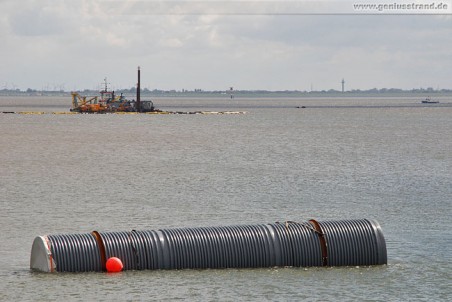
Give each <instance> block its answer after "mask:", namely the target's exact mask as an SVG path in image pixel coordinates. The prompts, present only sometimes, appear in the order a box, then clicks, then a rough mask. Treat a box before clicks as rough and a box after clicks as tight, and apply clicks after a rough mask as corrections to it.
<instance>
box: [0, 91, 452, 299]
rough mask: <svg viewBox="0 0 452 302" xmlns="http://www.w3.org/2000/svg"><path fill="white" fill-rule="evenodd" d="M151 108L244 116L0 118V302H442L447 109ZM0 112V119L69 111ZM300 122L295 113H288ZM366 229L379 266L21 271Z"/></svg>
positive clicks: (64, 101)
mask: <svg viewBox="0 0 452 302" xmlns="http://www.w3.org/2000/svg"><path fill="white" fill-rule="evenodd" d="M440 101H441V103H440V104H438V105H435V104H432V105H421V104H420V100H416V99H413V98H331V99H327V98H300V99H295V98H272V99H270V98H265V99H258V98H249V99H240V98H236V99H234V100H230V99H227V98H224V99H221V98H198V99H193V98H173V99H171V98H161V99H155V100H154V103H155V105H156V107H157V108H160V109H166V110H173V111H184V110H185V111H198V110H212V111H221V110H231V111H237V110H238V111H247V114H244V115H114V114H107V115H53V114H44V115H22V114H3V113H1V114H0V131H1V133H0V163H1V165H0V196H1V197H0V209H1V210H0V230H1V232H0V255H1V258H0V300H2V301H3V300H4V301H26V300H30V301H44V300H45V301H61V300H63V299H64V300H68V301H72V300H79V301H87V300H107V301H113V300H119V301H123V300H129V301H137V300H144V301H147V300H176V299H187V300H210V301H212V300H227V301H234V300H247V301H262V300H280V301H294V300H302V299H304V300H307V301H325V300H327V301H334V300H372V301H407V300H432V301H440V300H442V301H447V300H448V299H450V294H451V292H452V279H451V274H450V271H451V269H452V264H451V262H452V256H451V254H450V251H451V250H452V231H451V229H450V227H451V223H452V220H451V218H450V217H452V205H451V202H452V135H451V133H452V99H450V98H447V97H445V98H442V99H440ZM69 106H70V98H69V97H67V98H65V97H51V98H45V97H0V112H4V111H5V112H6V111H14V112H18V111H44V112H53V111H68V108H69ZM301 106H305V107H307V108H303V109H302V108H296V107H301ZM310 218H315V219H318V220H329V219H355V218H368V219H375V220H377V221H378V222H379V223H380V224H381V226H382V228H383V234H384V235H385V237H386V243H387V248H388V265H386V266H376V267H344V268H262V269H223V270H180V271H127V272H123V273H120V274H113V275H111V274H104V273H83V274H73V273H57V274H45V273H36V272H31V271H30V270H29V257H30V250H31V244H32V242H33V239H34V237H36V236H38V235H44V234H61V233H86V232H90V231H92V230H99V231H123V230H131V229H158V228H171V227H191V226H212V225H232V224H255V223H270V222H275V221H285V220H293V221H306V220H307V219H310Z"/></svg>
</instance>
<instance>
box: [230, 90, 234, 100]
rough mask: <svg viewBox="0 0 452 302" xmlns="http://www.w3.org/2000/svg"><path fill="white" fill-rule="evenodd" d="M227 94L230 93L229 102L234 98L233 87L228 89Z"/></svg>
mask: <svg viewBox="0 0 452 302" xmlns="http://www.w3.org/2000/svg"><path fill="white" fill-rule="evenodd" d="M229 92H230V93H231V100H232V99H233V98H234V87H230V88H229Z"/></svg>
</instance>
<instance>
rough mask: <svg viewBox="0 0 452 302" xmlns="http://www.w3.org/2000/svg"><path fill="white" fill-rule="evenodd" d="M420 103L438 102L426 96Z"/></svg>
mask: <svg viewBox="0 0 452 302" xmlns="http://www.w3.org/2000/svg"><path fill="white" fill-rule="evenodd" d="M421 103H422V104H438V103H439V101H434V100H432V99H430V98H429V97H428V98H426V99H425V100H423V101H422V102H421Z"/></svg>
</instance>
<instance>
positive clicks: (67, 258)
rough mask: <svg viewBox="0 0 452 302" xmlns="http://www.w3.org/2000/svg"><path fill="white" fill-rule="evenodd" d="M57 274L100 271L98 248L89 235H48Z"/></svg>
mask: <svg viewBox="0 0 452 302" xmlns="http://www.w3.org/2000/svg"><path fill="white" fill-rule="evenodd" d="M47 238H48V239H49V242H50V250H51V252H52V256H53V259H54V260H55V263H56V270H57V271H58V272H90V271H102V263H101V258H100V252H99V247H98V244H97V242H96V239H95V238H94V237H93V235H91V234H74V235H49V236H47Z"/></svg>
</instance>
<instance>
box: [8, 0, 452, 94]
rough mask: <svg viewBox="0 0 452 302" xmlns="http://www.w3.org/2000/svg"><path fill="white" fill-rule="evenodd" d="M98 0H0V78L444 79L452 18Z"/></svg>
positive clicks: (322, 82)
mask: <svg viewBox="0 0 452 302" xmlns="http://www.w3.org/2000/svg"><path fill="white" fill-rule="evenodd" d="M105 3H106V2H105V1H83V0H58V1H57V0H41V1H32V0H24V1H20V2H19V1H2V2H0V6H1V10H0V11H1V12H0V25H1V27H0V34H1V36H2V44H3V45H2V48H0V55H1V56H2V57H3V58H8V60H4V61H3V62H2V63H1V64H2V66H1V68H0V78H1V79H2V81H4V82H15V83H16V84H17V85H18V86H19V87H22V88H24V89H25V88H27V87H32V88H38V89H39V88H41V87H42V85H44V84H45V83H47V82H50V83H52V82H64V83H67V84H66V87H71V88H72V87H80V88H92V87H93V85H97V83H99V82H100V81H101V80H102V79H103V78H104V77H105V76H108V77H109V78H110V82H112V84H114V85H115V86H117V87H131V86H133V85H135V76H134V73H135V68H136V66H138V65H141V66H142V70H143V79H144V80H145V81H146V82H147V83H149V84H148V85H146V86H147V87H149V88H162V89H173V88H174V89H182V88H185V89H192V88H203V89H225V87H226V88H227V87H229V86H234V87H237V89H274V90H277V89H310V86H311V84H313V85H314V88H315V89H330V88H334V89H339V88H340V81H341V79H342V78H343V77H344V78H345V79H346V81H347V87H348V88H350V89H352V88H355V89H366V88H373V87H380V88H381V87H400V88H413V87H419V86H423V87H427V86H432V87H435V88H436V87H438V86H439V87H442V88H450V83H449V80H448V79H450V75H451V74H450V73H451V72H450V70H452V57H451V56H450V54H449V49H451V48H452V25H451V24H452V19H451V18H450V16H398V15H396V16H381V15H378V16H353V15H328V16H322V15H303V16H281V15H174V14H173V15H161V14H160V15H158V14H146V13H142V14H136V13H135V14H130V13H124V12H126V11H127V9H130V5H132V4H133V2H130V1H117V3H119V4H120V5H121V6H122V8H121V9H119V10H118V11H114V10H111V9H108V7H107V8H106V6H105Z"/></svg>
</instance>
